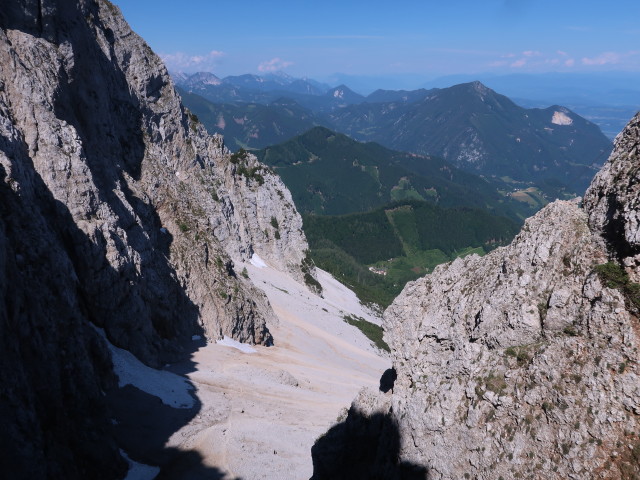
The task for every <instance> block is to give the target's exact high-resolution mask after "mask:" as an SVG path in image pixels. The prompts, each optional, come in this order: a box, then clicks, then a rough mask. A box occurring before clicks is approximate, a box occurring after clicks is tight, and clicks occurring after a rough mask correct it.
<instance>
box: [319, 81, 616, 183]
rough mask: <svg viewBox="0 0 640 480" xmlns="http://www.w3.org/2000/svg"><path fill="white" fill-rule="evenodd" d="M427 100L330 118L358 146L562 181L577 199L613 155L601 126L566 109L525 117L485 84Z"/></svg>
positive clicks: (364, 107)
mask: <svg viewBox="0 0 640 480" xmlns="http://www.w3.org/2000/svg"><path fill="white" fill-rule="evenodd" d="M422 92H423V94H422V95H419V96H416V97H414V98H415V99H416V100H415V101H406V100H404V99H402V100H400V101H393V102H382V103H369V102H365V103H360V104H358V105H351V106H348V107H345V108H342V109H336V110H334V111H332V112H330V113H329V114H328V115H327V118H328V121H329V123H330V124H331V125H332V126H333V128H335V129H336V130H338V131H340V132H344V133H346V134H348V135H350V136H352V137H353V138H356V139H358V140H363V141H367V140H375V141H376V142H379V143H381V144H383V145H385V146H388V147H390V148H394V149H396V150H403V151H408V152H414V153H418V154H431V155H438V156H441V157H443V158H444V159H446V160H448V161H449V162H451V163H452V164H453V165H455V166H456V167H458V168H462V169H464V170H467V171H471V172H474V173H478V174H483V175H490V176H498V177H506V176H507V177H511V178H513V179H516V180H520V181H525V180H528V181H534V182H535V181H540V180H544V179H557V180H559V181H561V182H563V183H565V184H567V185H569V186H570V187H571V188H572V189H574V191H576V192H582V191H584V190H585V188H586V187H587V185H588V184H589V182H590V181H591V179H592V178H593V175H594V174H595V173H596V171H597V169H598V168H599V167H600V166H601V165H602V164H603V163H604V162H605V161H606V159H607V157H608V156H609V153H611V148H612V145H611V142H610V141H609V140H608V139H607V138H606V137H605V136H604V135H603V134H602V132H601V131H600V129H599V128H598V127H597V126H596V125H595V124H593V123H591V122H589V121H587V120H585V119H583V118H582V117H580V116H579V115H577V114H575V113H574V112H571V111H570V110H568V109H566V108H564V107H560V106H552V107H549V108H546V109H525V108H522V107H519V106H518V105H516V104H515V103H513V102H512V101H511V100H509V99H508V98H507V97H505V96H503V95H499V94H497V93H496V92H494V91H493V90H491V89H489V88H487V87H485V86H484V85H483V84H481V83H480V82H472V83H466V84H461V85H455V86H453V87H449V88H442V89H433V90H428V91H422ZM375 94H376V92H374V93H373V94H372V95H375ZM424 94H426V96H424Z"/></svg>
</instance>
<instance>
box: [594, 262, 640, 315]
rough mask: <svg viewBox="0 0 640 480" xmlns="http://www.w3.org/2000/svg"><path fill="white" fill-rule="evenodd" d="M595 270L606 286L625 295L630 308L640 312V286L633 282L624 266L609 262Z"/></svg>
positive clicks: (597, 266)
mask: <svg viewBox="0 0 640 480" xmlns="http://www.w3.org/2000/svg"><path fill="white" fill-rule="evenodd" d="M594 270H595V272H596V273H597V274H598V276H599V277H600V280H601V281H602V283H604V284H605V286H607V287H608V288H614V289H616V290H618V291H619V292H621V293H622V294H623V295H624V298H625V303H626V305H627V307H628V308H633V309H634V310H636V311H638V310H640V284H637V283H634V282H632V281H631V280H630V279H629V275H628V274H627V272H626V271H625V270H624V268H622V266H620V265H618V264H617V263H615V262H607V263H604V264H602V265H596V267H595V269H594Z"/></svg>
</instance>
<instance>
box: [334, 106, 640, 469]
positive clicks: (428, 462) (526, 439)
mask: <svg viewBox="0 0 640 480" xmlns="http://www.w3.org/2000/svg"><path fill="white" fill-rule="evenodd" d="M637 122H638V117H636V118H635V119H634V120H633V121H632V122H631V123H630V125H629V126H628V127H627V128H626V129H625V131H624V132H623V133H622V134H621V135H620V136H619V137H618V139H617V141H616V150H615V152H614V153H613V155H612V156H611V158H610V160H609V163H608V164H607V165H606V166H605V168H604V169H603V171H602V172H601V173H600V174H599V175H598V177H597V178H596V179H595V180H594V182H593V184H592V186H591V187H590V189H589V191H588V193H587V196H586V198H585V208H584V209H583V208H580V206H579V204H578V203H577V202H566V201H558V202H555V203H553V204H551V205H549V206H547V207H546V208H545V209H543V210H542V211H541V212H539V213H538V214H537V215H536V216H535V217H533V218H531V219H529V220H527V221H526V222H525V225H524V227H523V229H522V231H521V233H520V234H519V235H518V236H517V237H516V238H515V239H514V241H513V243H512V244H511V245H509V246H508V247H503V248H499V249H497V250H495V251H494V252H492V253H490V254H488V255H486V256H485V257H482V258H480V257H478V256H475V255H474V256H469V257H466V258H464V259H458V260H456V261H454V262H453V263H450V264H447V265H441V266H439V267H437V268H436V269H435V271H434V272H433V273H432V274H431V275H428V276H426V277H424V278H422V279H420V280H417V281H415V282H413V283H410V284H408V285H407V286H406V287H405V289H404V290H403V292H402V293H401V295H400V296H399V297H398V298H397V299H396V300H395V301H394V303H393V304H392V305H391V306H390V307H389V308H388V309H387V311H386V312H385V315H384V328H385V340H386V341H387V342H388V343H389V346H390V347H391V351H392V356H393V364H394V368H395V370H396V371H397V380H396V381H395V384H394V386H393V393H388V394H384V393H382V392H380V393H379V394H378V395H377V397H372V396H371V395H369V396H366V395H365V396H361V398H360V400H359V401H358V400H357V401H356V402H354V405H353V406H352V410H353V411H376V412H378V414H387V415H391V416H392V420H393V421H394V422H395V423H396V425H397V429H398V431H399V436H400V444H401V447H400V450H399V454H398V455H399V458H398V459H397V460H396V461H404V462H410V463H412V464H418V465H423V466H424V467H425V468H426V470H427V473H426V474H425V476H426V477H427V478H429V479H458V478H481V479H497V478H503V479H507V478H558V479H559V478H575V479H583V478H638V475H640V438H639V437H638V434H639V433H640V377H639V376H638V374H639V373H640V372H639V370H638V364H637V360H638V348H639V347H640V324H639V323H638V322H639V321H638V318H637V305H638V303H637V298H634V295H637V293H638V291H640V287H639V286H637V285H635V284H634V283H633V282H632V281H631V280H630V279H629V278H628V277H626V273H625V272H624V270H622V268H621V267H620V266H618V264H617V263H615V262H610V263H607V262H609V261H610V260H623V261H624V265H626V266H627V267H629V268H628V273H631V274H633V273H634V269H635V266H636V263H635V261H636V260H635V259H636V257H635V251H634V249H635V248H636V245H637V243H636V241H635V235H636V234H637V232H636V230H637V228H636V225H637V221H636V218H637V202H638V190H637V188H636V185H635V179H634V178H635V177H634V176H635V173H636V172H637V168H638V167H637V166H638V165H640V158H639V157H638V152H637V147H636V146H637V142H638V128H637ZM590 227H591V228H590ZM603 239H604V240H603ZM389 395H390V398H389ZM362 398H364V399H366V402H363V400H362ZM372 398H373V399H372ZM348 421H349V420H347V422H348Z"/></svg>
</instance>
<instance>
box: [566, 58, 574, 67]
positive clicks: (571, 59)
mask: <svg viewBox="0 0 640 480" xmlns="http://www.w3.org/2000/svg"><path fill="white" fill-rule="evenodd" d="M564 64H565V66H567V67H573V66H574V65H575V64H576V61H575V60H574V59H573V58H569V59H568V60H565V61H564Z"/></svg>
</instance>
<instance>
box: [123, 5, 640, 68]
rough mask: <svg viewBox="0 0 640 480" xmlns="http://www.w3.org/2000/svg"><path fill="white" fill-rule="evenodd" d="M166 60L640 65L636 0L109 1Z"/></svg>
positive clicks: (193, 63)
mask: <svg viewBox="0 0 640 480" xmlns="http://www.w3.org/2000/svg"><path fill="white" fill-rule="evenodd" d="M114 3H115V4H117V5H118V6H119V7H120V8H121V10H122V12H123V13H124V16H125V18H126V19H127V20H128V22H129V23H130V25H131V26H132V27H133V29H134V30H135V31H136V32H137V33H138V34H140V35H141V36H142V37H143V38H144V39H145V40H146V41H147V42H148V43H149V45H150V46H151V48H153V50H154V51H155V52H156V53H158V54H160V56H161V57H162V58H163V59H164V60H165V62H166V63H167V65H168V67H169V69H170V70H180V71H185V72H195V71H211V72H214V73H216V74H217V75H218V76H220V77H224V76H226V75H237V74H242V73H258V74H259V73H267V72H269V71H275V70H283V71H285V72H287V73H289V74H291V75H293V76H298V77H301V76H309V77H312V78H319V79H323V78H327V77H328V76H330V75H331V74H333V73H337V72H340V73H345V74H350V75H378V76H380V75H386V76H389V75H407V74H414V75H419V76H422V77H425V78H434V77H437V76H441V75H449V74H475V73H496V74H505V73H542V72H551V71H557V72H602V71H610V70H615V71H633V72H640V22H639V21H638V20H639V19H640V1H638V0H634V1H627V0H610V1H607V2H605V1H603V0H597V1H596V0H582V1H575V0H475V1H468V0H441V1H431V0H427V1H420V2H419V1H415V2H412V1H403V0H396V1H393V2H381V1H375V0H372V1H367V2H363V1H351V2H350V1H333V0H325V1H318V0H313V1H307V0H297V1H277V0H274V1H271V2H267V1H253V2H246V1H242V0H236V1H228V0H216V1H204V0H190V1H187V2H180V3H179V5H178V2H174V1H164V0H154V1H149V0H114Z"/></svg>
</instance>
